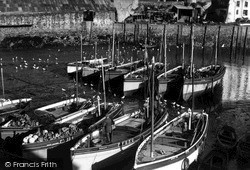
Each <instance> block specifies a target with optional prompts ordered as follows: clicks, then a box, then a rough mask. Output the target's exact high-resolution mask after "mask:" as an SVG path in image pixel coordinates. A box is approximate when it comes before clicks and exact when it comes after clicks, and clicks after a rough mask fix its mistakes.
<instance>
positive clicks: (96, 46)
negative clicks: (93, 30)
mask: <svg viewBox="0 0 250 170" xmlns="http://www.w3.org/2000/svg"><path fill="white" fill-rule="evenodd" d="M96 55H97V42H95V54H94V56H95V59H96Z"/></svg>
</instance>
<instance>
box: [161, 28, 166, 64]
mask: <svg viewBox="0 0 250 170" xmlns="http://www.w3.org/2000/svg"><path fill="white" fill-rule="evenodd" d="M165 30H166V25H165V24H164V28H163V31H162V41H161V47H160V59H159V62H162V51H163V48H164V47H165V46H164V44H163V43H164V40H165Z"/></svg>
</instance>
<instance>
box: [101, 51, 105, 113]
mask: <svg viewBox="0 0 250 170" xmlns="http://www.w3.org/2000/svg"><path fill="white" fill-rule="evenodd" d="M101 59H102V56H101ZM101 64H102V87H103V98H104V109H105V110H106V89H105V77H104V68H103V62H101Z"/></svg>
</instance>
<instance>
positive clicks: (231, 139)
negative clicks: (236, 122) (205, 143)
mask: <svg viewBox="0 0 250 170" xmlns="http://www.w3.org/2000/svg"><path fill="white" fill-rule="evenodd" d="M217 141H218V144H219V146H220V147H222V148H224V149H233V148H234V147H235V146H236V144H237V142H238V139H237V135H236V132H235V129H234V128H232V127H231V126H228V125H225V126H223V127H222V128H221V129H220V130H219V131H218V133H217Z"/></svg>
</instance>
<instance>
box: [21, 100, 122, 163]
mask: <svg viewBox="0 0 250 170" xmlns="http://www.w3.org/2000/svg"><path fill="white" fill-rule="evenodd" d="M106 114H109V115H111V116H113V117H115V116H118V115H120V114H122V110H121V104H118V103H116V104H114V103H107V104H104V103H102V104H100V105H91V106H88V107H87V108H83V109H81V110H79V111H78V112H75V113H74V114H69V115H65V116H62V117H60V119H57V120H56V121H55V122H54V123H53V124H51V125H49V126H44V127H41V128H39V129H38V130H37V132H35V133H31V134H29V135H28V136H26V137H25V138H24V139H23V144H22V154H23V157H25V158H32V157H33V156H34V155H35V156H37V157H39V158H42V159H46V158H47V156H48V152H49V150H50V149H53V148H54V147H57V146H58V145H62V144H64V143H67V142H69V141H72V140H74V139H76V138H78V137H80V136H82V135H84V134H85V133H87V132H88V128H89V127H90V126H92V127H95V126H98V125H99V124H101V123H102V121H103V120H104V116H105V115H106Z"/></svg>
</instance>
